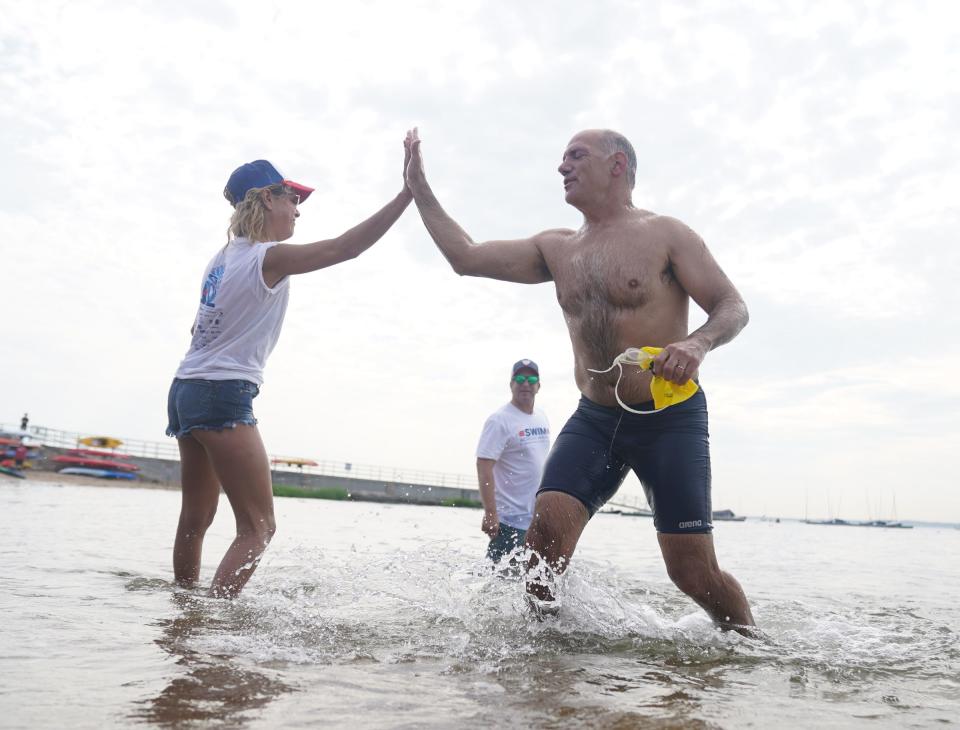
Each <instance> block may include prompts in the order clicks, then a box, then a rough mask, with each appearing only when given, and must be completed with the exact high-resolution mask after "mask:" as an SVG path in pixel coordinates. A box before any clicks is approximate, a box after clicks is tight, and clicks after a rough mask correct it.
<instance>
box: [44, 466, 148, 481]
mask: <svg viewBox="0 0 960 730" xmlns="http://www.w3.org/2000/svg"><path fill="white" fill-rule="evenodd" d="M58 473H59V474H73V475H75V476H81V477H97V478H98V479H136V478H137V475H136V474H131V473H130V472H128V471H114V470H113V469H85V468H84V467H81V466H71V467H68V468H66V469H61V470H60V471H59V472H58Z"/></svg>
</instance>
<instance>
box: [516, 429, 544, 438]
mask: <svg viewBox="0 0 960 730" xmlns="http://www.w3.org/2000/svg"><path fill="white" fill-rule="evenodd" d="M549 435H550V429H549V428H544V427H543V426H534V427H532V428H521V429H520V430H519V431H517V436H519V437H520V438H522V439H528V438H530V437H531V436H549Z"/></svg>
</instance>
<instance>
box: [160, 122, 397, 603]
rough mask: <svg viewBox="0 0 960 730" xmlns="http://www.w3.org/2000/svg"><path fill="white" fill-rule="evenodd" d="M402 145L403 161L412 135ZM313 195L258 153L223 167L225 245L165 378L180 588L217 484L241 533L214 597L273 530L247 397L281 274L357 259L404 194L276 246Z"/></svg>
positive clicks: (271, 323) (230, 591) (189, 576)
mask: <svg viewBox="0 0 960 730" xmlns="http://www.w3.org/2000/svg"><path fill="white" fill-rule="evenodd" d="M404 146H405V149H406V155H405V159H404V170H405V169H406V164H407V161H408V160H409V157H410V144H409V135H408V136H407V140H406V142H405V143H404ZM312 192H313V188H308V187H306V186H304V185H300V184H298V183H294V182H291V181H290V180H287V179H285V178H284V177H283V175H281V174H280V173H279V172H278V171H277V169H276V168H275V167H274V166H273V165H272V164H270V163H269V162H267V161H266V160H256V161H255V162H250V163H247V164H245V165H241V166H240V167H239V168H237V169H236V170H235V171H234V172H233V174H232V175H231V176H230V179H229V181H228V182H227V187H226V189H225V190H224V196H225V197H226V198H227V200H228V201H229V202H230V203H231V204H232V205H233V206H234V208H235V210H234V213H233V216H232V218H231V220H230V228H229V234H228V242H227V245H226V246H224V247H223V248H222V249H221V250H220V251H218V252H217V254H216V256H214V258H213V260H212V261H211V262H210V264H209V265H208V266H207V268H206V271H205V272H204V275H203V283H202V286H201V291H200V306H199V309H198V312H197V316H196V319H195V320H194V324H193V327H192V328H191V330H190V332H191V335H192V336H193V339H192V341H191V344H190V349H189V351H188V352H187V354H186V356H185V357H184V358H183V361H182V362H181V363H180V367H179V368H178V370H177V373H176V376H175V377H174V381H173V384H172V385H171V386H170V394H169V397H168V404H167V411H168V416H169V425H168V426H167V435H169V436H175V437H176V438H177V443H178V445H179V447H180V467H181V483H182V493H183V499H182V505H181V510H180V522H179V525H178V526H177V537H176V541H175V543H174V548H173V572H174V578H175V580H176V582H177V583H178V584H179V585H182V586H188V587H192V586H195V585H196V583H197V580H198V578H199V574H200V553H201V549H202V547H203V537H204V534H205V533H206V531H207V528H208V527H209V526H210V524H211V523H212V522H213V517H214V514H215V513H216V511H217V502H218V501H219V497H220V487H221V485H222V486H223V490H224V492H226V494H227V497H228V498H229V500H230V505H231V507H232V508H233V513H234V516H235V517H236V522H237V536H236V538H235V539H234V541H233V543H232V544H231V545H230V547H229V548H228V549H227V552H226V554H225V555H224V557H223V560H222V561H221V562H220V567H218V568H217V572H216V574H215V575H214V577H213V583H212V584H211V586H210V594H211V595H213V596H219V597H225V598H229V597H232V596H235V595H237V594H238V593H239V592H240V591H241V590H242V589H243V586H244V585H245V584H246V582H247V581H248V580H249V579H250V576H251V575H253V571H254V570H256V567H257V563H258V562H259V560H260V557H261V556H262V555H263V552H264V550H265V549H266V547H267V544H268V543H269V542H270V538H271V537H272V536H273V533H274V531H275V529H276V523H275V521H274V515H273V488H272V484H271V479H270V464H269V461H268V459H267V452H266V450H265V449H264V446H263V441H262V440H261V438H260V432H259V431H258V430H257V425H256V424H257V420H256V418H254V416H253V407H252V403H253V399H254V398H255V397H256V396H257V393H259V390H260V385H261V384H262V383H263V367H264V365H265V363H266V360H267V357H268V356H269V355H270V352H271V351H272V350H273V347H274V345H275V344H276V342H277V338H278V337H279V335H280V328H281V326H282V324H283V316H284V313H285V312H286V308H287V297H288V295H289V287H290V279H289V277H290V276H291V275H293V274H304V273H306V272H308V271H316V270H317V269H323V268H325V267H327V266H333V265H334V264H339V263H340V262H342V261H347V260H348V259H352V258H355V257H356V256H359V255H360V254H361V253H363V252H364V251H365V250H367V249H368V248H369V247H370V246H372V245H373V244H374V243H376V242H377V241H378V240H379V239H380V237H381V236H383V234H384V233H386V232H387V230H389V228H390V226H392V225H393V223H394V222H395V221H396V220H397V219H398V218H399V217H400V215H401V214H402V213H403V211H404V210H405V209H406V207H407V205H409V203H410V201H411V200H412V196H411V194H410V191H409V189H407V187H406V185H404V187H403V189H402V190H401V191H400V193H399V194H398V195H397V196H396V197H395V198H394V199H393V200H391V201H390V202H389V203H387V204H386V205H385V206H384V207H383V208H381V209H380V210H379V211H377V212H376V213H374V214H373V215H372V216H371V217H370V218H368V219H367V220H365V221H363V222H362V223H360V224H358V225H356V226H355V227H353V228H351V229H350V230H349V231H347V232H346V233H344V234H343V235H341V236H338V237H337V238H333V239H330V240H327V241H317V242H316V243H309V244H305V245H300V246H294V245H288V244H283V243H280V242H281V241H286V240H287V239H288V238H290V236H292V235H293V229H294V224H295V221H296V219H297V218H298V217H299V216H300V213H299V211H298V210H297V206H298V205H299V204H300V203H302V202H303V201H304V200H306V198H307V197H308V196H309V195H310V193H312Z"/></svg>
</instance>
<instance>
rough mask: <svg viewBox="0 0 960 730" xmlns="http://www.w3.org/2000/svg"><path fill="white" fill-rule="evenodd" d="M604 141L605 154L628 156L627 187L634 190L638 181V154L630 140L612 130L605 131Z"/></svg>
mask: <svg viewBox="0 0 960 730" xmlns="http://www.w3.org/2000/svg"><path fill="white" fill-rule="evenodd" d="M602 140H603V146H604V148H605V152H606V153H607V154H608V155H612V154H614V153H615V152H622V153H623V154H625V155H626V156H627V186H628V187H629V188H630V189H631V190H633V186H634V184H635V183H636V181H637V153H636V152H634V151H633V145H632V144H630V140H628V139H627V138H626V137H624V136H623V135H622V134H620V133H619V132H614V131H613V130H612V129H606V130H604V132H603V137H602Z"/></svg>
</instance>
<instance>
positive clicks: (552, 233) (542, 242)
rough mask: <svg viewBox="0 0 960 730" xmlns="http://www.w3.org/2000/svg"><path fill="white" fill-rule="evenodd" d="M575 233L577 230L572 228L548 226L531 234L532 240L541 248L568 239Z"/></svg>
mask: <svg viewBox="0 0 960 730" xmlns="http://www.w3.org/2000/svg"><path fill="white" fill-rule="evenodd" d="M575 235H577V232H576V231H575V230H573V229H572V228H548V229H547V230H545V231H540V233H538V234H536V235H535V236H533V239H532V240H533V242H534V243H535V244H537V246H539V247H541V248H549V247H551V246H556V245H558V244H561V243H564V242H565V241H569V240H570V239H571V238H573V237H574V236H575Z"/></svg>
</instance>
